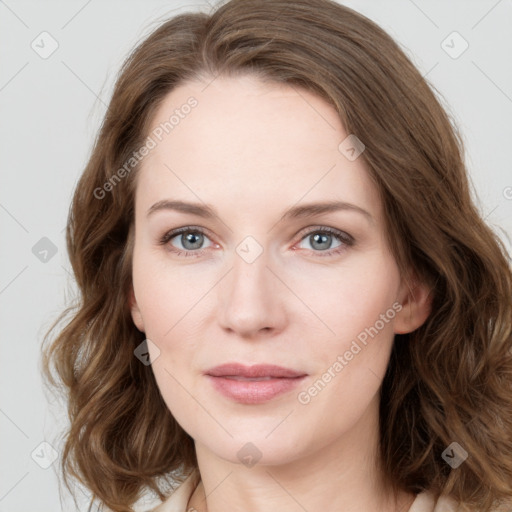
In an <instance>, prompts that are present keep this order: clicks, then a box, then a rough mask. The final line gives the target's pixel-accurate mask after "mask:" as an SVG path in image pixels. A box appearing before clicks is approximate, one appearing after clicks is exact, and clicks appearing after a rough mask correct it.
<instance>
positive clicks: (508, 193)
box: [503, 187, 512, 201]
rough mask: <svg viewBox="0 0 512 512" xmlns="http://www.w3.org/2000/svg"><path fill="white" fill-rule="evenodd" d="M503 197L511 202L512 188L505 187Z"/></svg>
mask: <svg viewBox="0 0 512 512" xmlns="http://www.w3.org/2000/svg"><path fill="white" fill-rule="evenodd" d="M503 197H504V198H505V199H507V200H509V201H510V200H511V199H512V187H505V188H504V189H503Z"/></svg>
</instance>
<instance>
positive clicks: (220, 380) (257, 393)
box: [207, 375, 306, 404]
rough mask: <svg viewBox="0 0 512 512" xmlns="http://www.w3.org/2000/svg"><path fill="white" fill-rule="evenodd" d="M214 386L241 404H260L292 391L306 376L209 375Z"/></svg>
mask: <svg viewBox="0 0 512 512" xmlns="http://www.w3.org/2000/svg"><path fill="white" fill-rule="evenodd" d="M207 377H208V378H209V379H210V382H211V383H212V385H213V387H214V388H215V389H216V390H217V391H219V392H220V393H222V394H223V395H224V396H226V397H228V398H231V399H232V400H234V401H235V402H238V403H241V404H260V403H263V402H267V401H268V400H272V398H274V397H276V396H277V395H280V394H282V393H286V392H288V391H291V390H292V389H294V388H295V387H296V386H298V385H299V384H300V383H301V382H302V381H303V380H304V379H305V378H306V375H303V376H302V377H294V378H285V377H279V378H277V377H276V378H274V379H268V380H260V381H256V380H235V379H230V378H228V377H213V376H212V375H207Z"/></svg>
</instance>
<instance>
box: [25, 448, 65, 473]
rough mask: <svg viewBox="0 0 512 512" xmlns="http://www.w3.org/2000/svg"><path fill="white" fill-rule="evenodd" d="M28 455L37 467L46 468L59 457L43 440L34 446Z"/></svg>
mask: <svg viewBox="0 0 512 512" xmlns="http://www.w3.org/2000/svg"><path fill="white" fill-rule="evenodd" d="M30 456H31V457H32V460H33V461H34V462H35V463H36V464H37V465H38V466H39V467H41V468H43V469H48V468H49V467H50V466H51V465H52V464H53V463H54V462H55V461H56V460H57V458H58V457H59V452H58V451H57V450H56V449H55V448H54V447H53V446H52V445H51V444H50V443H48V442H46V441H43V442H42V443H39V444H38V445H37V446H36V447H35V448H34V450H33V451H32V453H31V454H30Z"/></svg>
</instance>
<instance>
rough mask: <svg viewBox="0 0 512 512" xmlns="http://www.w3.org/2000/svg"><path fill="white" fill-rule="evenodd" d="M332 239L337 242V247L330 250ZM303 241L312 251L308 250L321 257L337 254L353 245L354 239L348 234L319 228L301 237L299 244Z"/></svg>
mask: <svg viewBox="0 0 512 512" xmlns="http://www.w3.org/2000/svg"><path fill="white" fill-rule="evenodd" d="M333 238H334V239H337V240H338V241H339V245H337V246H335V248H334V249H332V248H331V247H332V240H333ZM304 240H307V241H308V242H309V243H310V246H311V247H312V249H308V250H312V251H313V252H315V253H323V254H318V255H319V256H321V257H323V256H332V255H335V254H339V253H341V252H342V251H344V250H345V249H346V248H347V247H350V246H352V245H354V238H353V237H352V236H350V235H349V234H348V233H345V232H343V231H339V230H337V229H333V228H328V227H319V228H317V229H315V230H313V231H309V232H308V233H306V235H305V236H303V237H302V239H301V242H302V241H304Z"/></svg>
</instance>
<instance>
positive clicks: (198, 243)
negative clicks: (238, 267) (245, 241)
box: [160, 226, 355, 257]
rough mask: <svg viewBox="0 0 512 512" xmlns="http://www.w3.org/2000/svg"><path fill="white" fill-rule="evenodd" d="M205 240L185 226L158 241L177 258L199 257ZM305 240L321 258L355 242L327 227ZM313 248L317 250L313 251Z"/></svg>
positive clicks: (166, 234)
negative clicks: (177, 244)
mask: <svg viewBox="0 0 512 512" xmlns="http://www.w3.org/2000/svg"><path fill="white" fill-rule="evenodd" d="M174 238H176V239H177V240H178V241H179V242H180V244H181V246H182V247H181V248H180V247H175V246H174V244H172V243H170V242H171V241H172V240H173V239H174ZM333 238H334V239H337V240H338V241H339V245H337V246H336V247H335V248H334V249H333V248H332V247H331V246H332V239H333ZM205 239H207V240H209V238H208V237H207V236H206V233H205V232H204V231H203V230H202V229H201V228H195V227H192V226H185V227H183V228H179V229H174V230H171V231H168V232H167V233H165V234H164V235H163V236H162V238H161V239H160V244H161V245H166V246H167V247H168V248H169V250H170V251H171V252H173V253H175V254H177V255H178V256H185V257H190V256H192V257H195V256H200V255H201V254H202V253H203V252H204V251H205V250H206V249H205V248H204V247H202V245H203V243H204V240H205ZM307 239H309V240H311V242H310V244H311V246H312V247H313V249H308V250H309V251H311V252H313V253H314V254H317V255H318V256H321V257H324V256H334V255H336V254H339V253H341V252H342V251H344V250H345V249H346V248H347V247H350V246H352V245H354V242H355V241H354V238H353V237H352V236H350V235H349V234H348V233H345V232H343V231H339V230H337V229H333V228H329V227H318V228H315V229H312V230H309V231H308V232H307V233H306V234H305V235H304V236H302V238H301V239H300V242H302V241H303V240H307ZM315 248H316V249H318V250H315Z"/></svg>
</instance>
